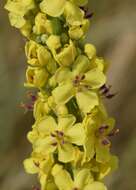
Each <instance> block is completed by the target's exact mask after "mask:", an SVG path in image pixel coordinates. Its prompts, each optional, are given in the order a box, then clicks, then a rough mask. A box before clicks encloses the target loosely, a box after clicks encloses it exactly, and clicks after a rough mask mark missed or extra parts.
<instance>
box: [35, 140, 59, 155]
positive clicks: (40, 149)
mask: <svg viewBox="0 0 136 190" xmlns="http://www.w3.org/2000/svg"><path fill="white" fill-rule="evenodd" d="M53 143H54V139H53V138H51V137H50V136H47V137H45V138H44V139H38V140H37V141H36V142H35V143H34V144H33V148H34V151H35V152H37V153H43V154H49V153H52V152H54V151H55V150H56V146H53V145H52V144H53Z"/></svg>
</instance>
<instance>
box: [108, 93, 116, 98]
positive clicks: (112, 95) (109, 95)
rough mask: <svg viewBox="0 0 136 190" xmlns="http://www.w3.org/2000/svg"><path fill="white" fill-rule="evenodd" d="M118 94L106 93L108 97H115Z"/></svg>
mask: <svg viewBox="0 0 136 190" xmlns="http://www.w3.org/2000/svg"><path fill="white" fill-rule="evenodd" d="M116 95H117V93H115V94H108V95H106V98H108V99H111V98H113V97H115V96H116Z"/></svg>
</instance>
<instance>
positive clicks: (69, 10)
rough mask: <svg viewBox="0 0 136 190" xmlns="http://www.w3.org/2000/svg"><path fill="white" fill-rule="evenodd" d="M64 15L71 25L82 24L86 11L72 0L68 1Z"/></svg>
mask: <svg viewBox="0 0 136 190" xmlns="http://www.w3.org/2000/svg"><path fill="white" fill-rule="evenodd" d="M64 16H65V18H66V22H67V24H68V25H70V26H80V25H81V24H82V23H83V20H84V12H83V11H82V10H81V9H80V8H79V7H78V6H77V5H75V4H74V3H72V2H70V1H66V4H65V9H64Z"/></svg>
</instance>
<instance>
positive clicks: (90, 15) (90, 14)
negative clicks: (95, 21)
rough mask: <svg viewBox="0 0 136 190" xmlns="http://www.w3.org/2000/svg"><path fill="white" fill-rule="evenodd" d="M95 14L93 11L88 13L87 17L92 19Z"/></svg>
mask: <svg viewBox="0 0 136 190" xmlns="http://www.w3.org/2000/svg"><path fill="white" fill-rule="evenodd" d="M93 15H94V13H93V12H92V13H87V14H86V15H85V18H87V19H90V18H92V17H93Z"/></svg>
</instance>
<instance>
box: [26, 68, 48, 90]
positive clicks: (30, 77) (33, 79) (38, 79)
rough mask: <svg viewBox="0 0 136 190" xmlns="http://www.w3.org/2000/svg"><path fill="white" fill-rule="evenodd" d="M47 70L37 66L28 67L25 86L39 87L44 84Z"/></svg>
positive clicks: (46, 78)
mask: <svg viewBox="0 0 136 190" xmlns="http://www.w3.org/2000/svg"><path fill="white" fill-rule="evenodd" d="M48 75H49V74H48V72H47V71H46V69H45V68H37V67H30V66H29V67H28V69H27V71H26V80H27V83H25V86H26V87H37V88H41V87H43V86H44V85H45V83H46V82H47V80H48Z"/></svg>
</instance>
